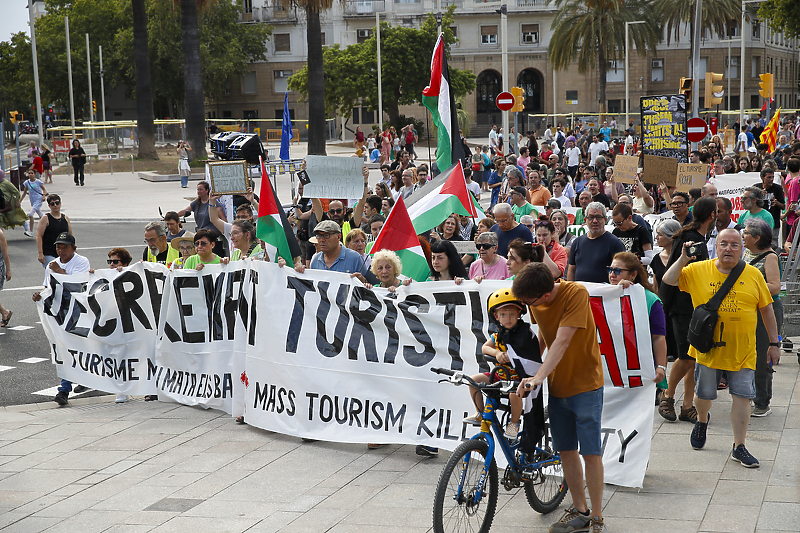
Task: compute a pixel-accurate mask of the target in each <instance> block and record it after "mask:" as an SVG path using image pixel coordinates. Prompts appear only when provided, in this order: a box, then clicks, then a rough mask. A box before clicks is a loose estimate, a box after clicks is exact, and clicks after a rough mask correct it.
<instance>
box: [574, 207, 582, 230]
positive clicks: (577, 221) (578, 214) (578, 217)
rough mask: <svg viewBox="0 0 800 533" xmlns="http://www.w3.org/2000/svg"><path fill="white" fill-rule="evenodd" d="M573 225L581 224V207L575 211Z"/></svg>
mask: <svg viewBox="0 0 800 533" xmlns="http://www.w3.org/2000/svg"><path fill="white" fill-rule="evenodd" d="M575 225H576V226H582V225H583V209H578V210H577V211H576V212H575Z"/></svg>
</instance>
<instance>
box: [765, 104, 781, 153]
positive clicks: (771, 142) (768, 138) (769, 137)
mask: <svg viewBox="0 0 800 533" xmlns="http://www.w3.org/2000/svg"><path fill="white" fill-rule="evenodd" d="M780 120H781V108H780V107H779V108H778V110H777V111H775V114H774V115H772V120H770V121H769V124H767V127H766V128H764V131H762V132H761V138H760V141H761V142H762V143H766V144H767V146H769V151H770V152H774V151H775V142H776V141H777V139H778V130H779V129H780V127H781V125H780Z"/></svg>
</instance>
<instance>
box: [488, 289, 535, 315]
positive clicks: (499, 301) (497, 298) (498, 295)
mask: <svg viewBox="0 0 800 533" xmlns="http://www.w3.org/2000/svg"><path fill="white" fill-rule="evenodd" d="M488 303H489V316H490V317H492V316H493V311H494V310H495V309H496V308H497V307H500V306H502V305H506V304H512V305H516V306H517V307H519V309H520V311H521V314H523V315H524V314H525V313H527V312H528V308H527V307H526V306H525V304H523V303H522V302H520V301H519V300H517V297H516V296H514V293H513V292H512V291H511V287H506V288H505V289H500V290H497V291H494V292H493V293H492V294H491V296H489V302H488Z"/></svg>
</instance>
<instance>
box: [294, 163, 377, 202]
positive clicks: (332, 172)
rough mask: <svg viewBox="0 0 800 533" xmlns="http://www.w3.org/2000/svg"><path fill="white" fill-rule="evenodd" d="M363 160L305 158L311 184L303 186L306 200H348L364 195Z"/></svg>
mask: <svg viewBox="0 0 800 533" xmlns="http://www.w3.org/2000/svg"><path fill="white" fill-rule="evenodd" d="M363 166H364V160H363V159H359V158H357V157H328V156H321V155H309V156H306V172H307V173H308V177H309V179H310V180H311V183H309V184H308V185H305V186H303V196H304V197H306V198H331V199H337V200H338V199H350V198H361V196H362V195H363V194H364V176H363V175H362V174H361V167H363Z"/></svg>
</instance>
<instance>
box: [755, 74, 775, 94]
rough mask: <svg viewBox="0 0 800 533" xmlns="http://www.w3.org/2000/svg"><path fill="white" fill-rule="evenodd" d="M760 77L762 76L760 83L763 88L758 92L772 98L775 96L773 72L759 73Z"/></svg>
mask: <svg viewBox="0 0 800 533" xmlns="http://www.w3.org/2000/svg"><path fill="white" fill-rule="evenodd" d="M758 77H759V78H761V83H759V84H758V86H759V87H761V90H760V91H758V93H759V94H760V95H761V96H762V97H764V98H772V97H773V96H775V89H774V85H773V79H772V74H770V73H766V74H759V75H758Z"/></svg>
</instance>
